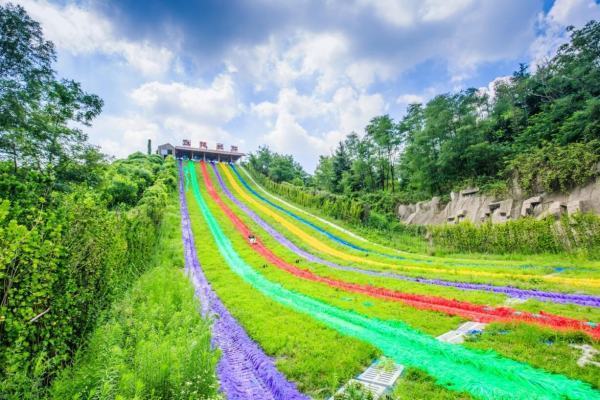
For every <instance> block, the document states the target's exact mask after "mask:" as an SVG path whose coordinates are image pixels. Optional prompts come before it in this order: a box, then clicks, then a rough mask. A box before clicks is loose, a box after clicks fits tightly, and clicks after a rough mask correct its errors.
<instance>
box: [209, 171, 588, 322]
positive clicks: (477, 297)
mask: <svg viewBox="0 0 600 400" xmlns="http://www.w3.org/2000/svg"><path fill="white" fill-rule="evenodd" d="M209 173H210V174H211V177H212V178H213V182H216V177H215V176H214V174H213V171H212V169H211V170H209ZM226 184H227V181H226ZM228 187H229V188H230V190H233V188H231V187H230V186H228ZM217 190H218V191H220V188H218V187H217ZM221 198H222V199H223V200H224V201H225V202H226V203H227V204H228V205H229V206H230V208H232V209H233V210H234V211H236V214H237V215H238V216H239V217H240V218H241V219H242V220H243V221H244V222H245V223H246V224H247V225H248V226H250V227H251V228H252V229H253V230H255V231H256V232H257V233H258V234H259V236H260V238H261V239H262V240H263V241H264V242H265V243H266V244H267V245H268V246H269V247H270V248H271V249H273V250H274V251H275V252H276V253H277V254H279V255H283V258H284V259H286V260H287V261H291V262H293V261H294V260H296V259H298V257H297V256H295V255H294V254H292V253H291V251H289V250H288V249H287V248H285V247H283V246H282V245H280V244H278V243H277V241H276V240H275V239H273V238H271V237H270V236H269V235H268V234H267V233H266V232H264V231H263V230H262V228H260V227H259V226H258V225H257V224H255V223H254V222H253V221H252V220H251V219H250V217H248V216H247V215H246V214H245V213H244V212H243V211H242V210H241V209H240V208H239V207H237V205H235V204H234V203H232V202H231V201H230V200H229V199H228V198H227V197H226V196H225V195H224V194H222V195H221ZM246 205H247V206H249V207H250V208H251V209H253V211H254V212H256V213H257V214H259V215H260V216H261V217H262V218H263V219H265V220H266V221H267V222H268V223H269V224H271V225H272V226H273V227H275V228H276V229H278V230H280V231H281V232H283V233H284V234H285V235H286V236H287V237H288V238H290V239H291V240H292V241H294V242H295V243H296V244H297V245H299V246H300V247H303V248H305V249H306V250H308V251H310V252H313V253H317V252H316V251H315V250H314V249H311V248H310V247H308V246H306V245H305V244H303V243H302V242H299V241H297V240H294V237H293V236H292V235H291V234H289V231H287V230H286V229H285V228H284V227H282V226H281V225H280V224H278V223H277V222H276V221H274V220H273V219H272V218H269V216H267V215H265V214H264V213H262V212H261V210H259V209H258V208H256V207H253V205H252V204H249V203H246ZM296 224H298V226H300V223H297V222H296ZM323 241H327V239H323ZM320 255H321V256H322V258H325V259H329V260H332V261H336V262H339V263H340V264H342V265H352V264H353V263H351V262H347V261H346V262H345V261H343V260H338V259H335V258H334V257H332V256H328V255H324V254H320ZM301 265H302V266H307V267H310V268H311V269H313V270H315V272H318V273H319V274H320V275H323V276H330V277H337V278H343V279H345V280H349V281H352V282H357V283H369V284H373V285H376V286H383V287H387V288H393V289H397V290H403V291H409V292H411V293H418V294H430V295H437V296H443V297H447V298H455V299H459V300H466V301H471V302H473V303H478V304H488V305H502V303H503V302H504V301H505V300H506V296H505V295H502V294H496V293H490V292H483V291H461V290H459V289H455V288H450V287H441V286H433V285H423V284H416V283H410V282H404V281H398V280H395V279H390V278H379V277H370V276H365V275H363V274H359V273H353V272H346V271H336V270H333V269H331V268H328V267H324V266H320V265H318V264H314V263H309V262H306V261H304V260H302V262H301ZM361 267H362V268H368V269H379V268H377V267H373V266H364V265H362V266H361ZM422 275H423V274H422ZM425 276H428V277H431V276H432V274H427V275H425ZM440 276H444V274H440V275H438V274H435V277H440ZM465 278H466V277H464V276H460V277H458V278H457V277H456V276H453V277H451V279H460V280H468V279H465ZM487 282H494V283H497V284H500V283H505V284H508V285H513V284H514V282H513V281H511V280H500V281H498V280H496V279H494V280H487ZM525 286H527V285H525ZM535 286H537V287H538V288H539V286H544V285H535ZM557 286H559V285H557V284H552V285H551V289H555V290H556V289H557ZM514 308H516V309H519V310H523V311H530V312H539V311H540V310H544V311H546V312H551V313H555V314H559V315H564V316H569V317H573V318H581V319H589V320H592V321H597V320H600V309H597V308H593V307H581V306H575V305H571V304H554V303H548V302H540V301H536V300H529V301H527V302H526V303H524V304H518V305H515V306H514Z"/></svg>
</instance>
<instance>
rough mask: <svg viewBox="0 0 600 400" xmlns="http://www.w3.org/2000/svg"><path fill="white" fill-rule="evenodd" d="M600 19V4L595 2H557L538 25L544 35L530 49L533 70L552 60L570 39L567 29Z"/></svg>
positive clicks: (560, 0)
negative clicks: (570, 26)
mask: <svg viewBox="0 0 600 400" xmlns="http://www.w3.org/2000/svg"><path fill="white" fill-rule="evenodd" d="M594 19H595V20H598V19H600V4H598V3H596V2H595V1H594V0H556V2H555V3H554V4H553V5H552V8H551V9H550V11H548V14H547V15H544V14H543V13H541V14H540V15H539V20H538V24H539V26H540V28H541V29H542V30H543V31H544V34H543V35H541V36H539V37H538V38H536V40H535V41H534V42H533V43H532V45H531V47H530V53H531V65H532V67H533V69H535V68H536V66H537V65H538V64H540V63H543V62H544V61H545V60H548V59H549V58H551V57H552V56H553V55H554V54H556V51H557V50H558V48H559V47H560V46H561V45H562V44H563V43H566V42H567V41H568V40H569V38H568V35H567V32H566V31H565V28H566V27H567V26H569V25H573V26H575V27H576V28H580V27H582V26H583V25H584V24H585V23H587V22H588V21H590V20H594Z"/></svg>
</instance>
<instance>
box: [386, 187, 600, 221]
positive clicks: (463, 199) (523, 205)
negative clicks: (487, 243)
mask: <svg viewBox="0 0 600 400" xmlns="http://www.w3.org/2000/svg"><path fill="white" fill-rule="evenodd" d="M577 211H583V212H593V213H596V214H600V177H599V178H597V179H596V180H595V181H594V182H591V183H590V184H588V185H586V186H583V187H578V188H575V189H574V190H572V191H571V192H569V193H540V194H538V195H536V196H533V197H527V198H525V197H523V196H520V195H518V194H516V195H513V196H512V197H509V198H505V199H497V198H495V197H493V196H488V195H485V194H483V193H481V192H480V191H479V189H477V188H471V189H466V190H462V191H460V192H452V193H450V201H449V202H448V203H447V204H443V203H442V202H441V201H440V199H439V197H434V198H432V199H431V200H428V201H421V202H419V203H416V204H400V205H399V206H398V208H397V214H398V217H399V218H400V220H401V221H403V222H405V223H407V224H419V225H436V224H443V223H458V222H460V221H465V220H469V221H471V222H473V223H476V224H477V223H481V222H483V221H487V220H491V221H492V222H494V223H500V222H504V221H508V220H510V219H516V218H520V217H523V216H528V215H530V216H533V217H535V218H539V219H542V218H544V217H546V216H548V215H552V216H555V217H559V216H560V215H561V214H563V213H569V214H570V213H574V212H577Z"/></svg>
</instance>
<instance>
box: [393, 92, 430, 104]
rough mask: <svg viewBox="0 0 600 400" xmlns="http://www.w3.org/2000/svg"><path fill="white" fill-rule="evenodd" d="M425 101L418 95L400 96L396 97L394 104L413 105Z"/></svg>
mask: <svg viewBox="0 0 600 400" xmlns="http://www.w3.org/2000/svg"><path fill="white" fill-rule="evenodd" d="M424 101H425V97H424V96H421V95H420V94H410V93H409V94H402V95H400V96H398V98H397V99H396V103H398V104H402V105H408V104H414V103H423V102H424Z"/></svg>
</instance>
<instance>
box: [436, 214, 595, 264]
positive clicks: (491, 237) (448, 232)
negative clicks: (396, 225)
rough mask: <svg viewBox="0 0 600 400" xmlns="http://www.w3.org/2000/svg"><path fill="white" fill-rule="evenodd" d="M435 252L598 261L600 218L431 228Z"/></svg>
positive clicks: (577, 217) (567, 218) (468, 223)
mask: <svg viewBox="0 0 600 400" xmlns="http://www.w3.org/2000/svg"><path fill="white" fill-rule="evenodd" d="M430 233H431V237H432V241H433V245H434V246H435V248H436V249H442V250H445V251H449V252H458V253H468V252H481V253H505V254H510V253H521V254H535V253H560V252H567V253H583V255H585V256H587V257H590V258H596V259H597V258H600V217H598V216H595V215H592V214H582V213H579V214H574V215H570V216H567V215H564V216H563V217H561V219H560V220H558V221H555V220H554V219H553V218H546V219H543V220H536V219H534V218H521V219H517V220H514V221H508V222H506V223H502V224H492V223H491V222H488V223H485V224H482V225H477V226H476V225H474V224H472V223H470V222H462V223H460V224H457V225H440V226H432V227H430Z"/></svg>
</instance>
